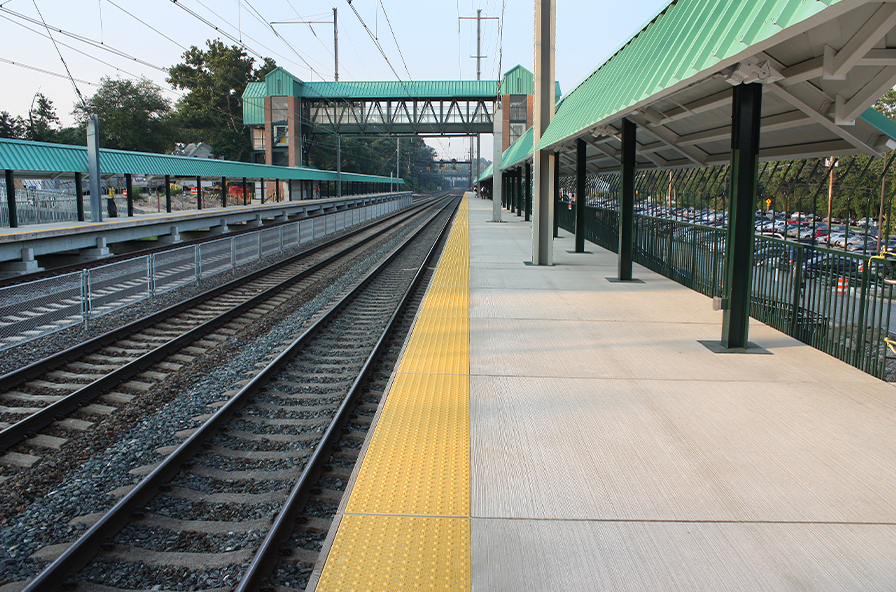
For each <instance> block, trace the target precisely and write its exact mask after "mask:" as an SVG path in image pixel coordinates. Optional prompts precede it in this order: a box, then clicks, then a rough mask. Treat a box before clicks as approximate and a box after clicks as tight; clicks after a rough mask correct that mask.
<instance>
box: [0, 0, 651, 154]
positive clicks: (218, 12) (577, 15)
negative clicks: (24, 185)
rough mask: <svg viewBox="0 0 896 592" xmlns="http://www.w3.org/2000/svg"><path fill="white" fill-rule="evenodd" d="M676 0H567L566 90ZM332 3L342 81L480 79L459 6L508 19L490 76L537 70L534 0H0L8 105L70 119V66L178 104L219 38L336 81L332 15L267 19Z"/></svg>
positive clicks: (445, 150) (489, 25)
mask: <svg viewBox="0 0 896 592" xmlns="http://www.w3.org/2000/svg"><path fill="white" fill-rule="evenodd" d="M668 3H669V0H626V1H624V2H622V1H619V0H566V1H564V0H560V1H559V2H558V6H557V47H556V72H557V80H558V81H559V82H560V88H561V91H562V92H563V93H564V94H565V93H567V92H569V91H570V90H572V89H573V88H574V87H575V86H576V85H577V84H578V83H579V82H581V81H582V80H583V79H584V78H585V77H586V76H587V75H588V74H589V73H590V72H591V71H592V70H593V69H594V68H595V67H597V66H598V65H599V64H600V63H601V62H602V61H603V60H605V59H606V58H607V57H608V56H609V55H610V54H612V53H613V52H614V51H615V50H616V49H618V48H619V47H620V46H621V45H622V44H623V43H625V42H626V41H627V40H628V39H629V38H631V36H632V35H633V34H634V33H635V32H636V31H637V30H638V29H639V28H640V27H641V26H642V25H644V24H645V22H646V21H647V20H649V19H650V18H652V17H653V16H654V15H655V14H656V13H657V12H658V11H659V10H661V9H662V8H663V7H664V6H665V5H666V4H668ZM333 8H336V9H337V10H338V23H339V79H340V80H341V81H344V80H396V79H397V78H396V73H397V76H398V77H400V78H401V79H402V80H408V79H411V80H459V79H460V80H475V79H476V60H475V59H472V58H471V57H470V56H475V55H476V21H475V20H459V19H458V17H471V16H472V17H475V16H476V11H477V9H481V10H482V16H483V17H487V16H488V17H498V18H499V19H501V20H483V21H482V22H481V24H482V37H481V39H482V41H481V52H482V55H484V56H486V57H485V58H483V59H482V60H481V69H482V79H484V80H495V79H497V78H499V76H500V74H499V73H500V72H506V71H508V70H510V69H511V68H513V67H514V66H516V65H517V64H521V65H522V66H524V67H525V68H527V69H529V70H530V71H532V70H533V69H534V66H533V61H534V19H535V8H534V2H533V0H509V1H508V0H176V2H175V0H0V77H2V80H3V81H4V83H3V85H2V90H0V111H8V112H9V113H10V114H11V115H13V116H15V115H21V116H22V117H26V116H27V113H28V110H29V108H30V106H31V103H32V100H33V98H34V95H35V93H37V92H42V93H43V94H44V95H46V96H47V97H48V98H49V99H50V100H52V101H53V104H54V106H55V107H56V112H57V114H58V115H59V116H60V119H61V120H62V122H63V124H66V125H69V124H71V123H72V121H73V118H72V115H71V111H72V109H73V107H74V104H75V103H76V102H77V101H78V95H77V93H76V91H75V89H74V88H73V85H72V82H71V81H70V80H69V78H68V76H67V75H66V67H67V68H68V71H69V72H70V73H71V76H72V77H74V78H75V82H76V85H77V87H78V90H79V91H80V93H81V94H82V95H83V96H84V97H85V98H89V97H90V96H92V95H93V93H95V92H96V90H97V85H98V84H99V82H100V79H101V78H102V77H104V76H108V77H112V78H115V77H121V78H132V79H133V78H138V77H141V76H143V77H146V78H148V79H150V80H152V81H153V82H155V83H156V84H158V85H159V86H160V87H161V88H162V89H163V95H164V96H165V97H167V98H168V99H170V100H171V101H172V103H176V102H177V100H178V99H179V98H180V97H181V96H183V95H182V92H179V91H173V90H172V89H171V87H170V86H169V85H168V84H167V83H166V82H165V78H166V73H165V71H164V70H165V68H168V67H170V66H173V65H175V64H177V63H179V62H181V61H182V56H183V53H184V51H185V50H186V49H187V48H189V47H190V46H192V45H196V46H198V47H201V48H204V47H205V44H206V41H207V40H208V39H214V38H220V39H221V40H222V41H223V42H224V43H226V44H228V45H233V44H240V43H242V44H244V45H245V46H246V50H247V52H248V53H249V55H251V56H253V57H255V58H256V60H257V61H258V62H260V61H261V60H260V59H259V58H258V55H262V56H266V57H272V58H274V59H275V60H276V61H277V64H278V65H279V66H282V67H283V68H285V69H286V70H288V71H289V72H290V73H291V74H293V75H294V76H296V77H298V78H300V79H302V80H306V81H310V80H332V79H333V75H334V58H333V25H332V24H313V25H308V24H289V25H279V24H275V25H270V24H268V23H271V22H278V21H298V20H304V21H332V18H333V10H332V9H333ZM355 11H357V14H355ZM13 13H16V14H13ZM16 15H24V16H25V17H27V18H28V19H34V20H36V21H37V23H36V24H35V22H29V21H28V20H26V19H23V18H22V17H20V16H16ZM42 20H43V21H44V22H46V24H47V25H48V26H49V27H50V32H51V33H52V36H53V39H55V41H56V44H57V46H58V49H57V47H54V43H53V41H52V40H50V39H49V38H48V37H47V30H46V28H44V25H43V24H42V23H41V21H42ZM499 23H500V25H499ZM365 25H366V29H365ZM59 29H61V30H62V32H60V31H59ZM371 35H372V36H373V37H374V38H375V39H376V40H377V41H378V42H379V45H380V46H381V47H382V49H383V52H384V53H385V54H386V58H388V61H387V60H386V58H384V57H383V56H382V55H381V53H380V51H379V49H377V46H376V44H375V43H374V41H373V39H371ZM60 54H61V57H60ZM9 62H15V64H11V63H9ZM393 69H394V72H393ZM427 143H428V144H430V145H432V146H433V147H434V148H435V149H436V150H437V151H438V152H439V155H440V156H441V157H443V158H459V159H460V158H463V157H464V156H466V155H467V154H468V150H469V142H468V141H467V140H465V139H458V138H452V139H449V138H437V139H427ZM482 156H483V157H486V158H488V159H489V160H491V137H490V136H483V138H482Z"/></svg>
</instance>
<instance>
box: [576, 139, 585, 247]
mask: <svg viewBox="0 0 896 592" xmlns="http://www.w3.org/2000/svg"><path fill="white" fill-rule="evenodd" d="M585 147H586V145H585V140H583V139H581V138H579V139H578V140H576V225H575V229H576V241H575V244H576V247H575V251H576V253H584V252H585V191H586V179H585V177H586V175H587V174H588V173H587V171H586V170H585Z"/></svg>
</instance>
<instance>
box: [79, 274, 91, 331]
mask: <svg viewBox="0 0 896 592" xmlns="http://www.w3.org/2000/svg"><path fill="white" fill-rule="evenodd" d="M81 317H82V318H83V319H84V330H85V331H86V330H87V329H89V328H90V270H89V269H82V270H81Z"/></svg>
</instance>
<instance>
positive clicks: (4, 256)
mask: <svg viewBox="0 0 896 592" xmlns="http://www.w3.org/2000/svg"><path fill="white" fill-rule="evenodd" d="M407 195H408V192H402V193H374V194H364V195H352V196H345V197H337V198H327V199H314V200H293V201H281V202H272V203H266V204H253V205H245V206H242V205H241V206H230V207H226V208H224V207H206V208H204V209H202V210H186V211H182V212H168V213H165V212H160V213H154V214H137V215H135V216H131V217H128V216H122V215H119V217H117V218H107V217H105V216H104V217H103V221H102V222H89V221H87V222H52V223H46V224H29V225H27V226H22V227H19V228H0V273H2V271H3V270H4V269H7V268H8V269H9V270H11V271H16V270H20V271H22V272H30V271H35V270H36V268H37V265H36V263H35V262H34V258H35V257H39V256H41V255H49V254H56V253H64V252H74V253H76V254H78V253H80V255H81V256H82V257H83V258H84V259H85V260H88V259H97V258H101V257H103V256H105V255H108V254H109V245H112V244H115V243H119V242H126V241H133V240H140V239H146V238H150V237H159V238H160V240H162V243H161V244H165V243H175V242H179V241H180V240H181V238H180V233H182V232H191V231H196V230H202V229H211V231H212V232H216V233H224V232H226V231H227V230H228V228H229V226H230V225H232V224H249V225H255V226H261V225H262V224H263V223H264V222H265V221H268V220H273V221H277V222H283V221H286V220H289V219H293V218H307V217H310V216H316V215H319V214H324V213H330V212H335V211H338V210H348V209H353V208H358V207H363V206H367V205H371V204H376V203H381V202H384V201H391V200H393V199H397V198H399V197H402V196H407ZM4 262H6V263H4Z"/></svg>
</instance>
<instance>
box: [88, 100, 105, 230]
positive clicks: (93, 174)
mask: <svg viewBox="0 0 896 592" xmlns="http://www.w3.org/2000/svg"><path fill="white" fill-rule="evenodd" d="M87 174H88V175H90V177H89V181H88V182H89V184H90V221H91V222H102V221H103V198H102V196H101V195H100V131H99V120H98V119H97V117H96V115H95V114H93V113H91V114H90V115H89V116H88V117H87Z"/></svg>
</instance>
